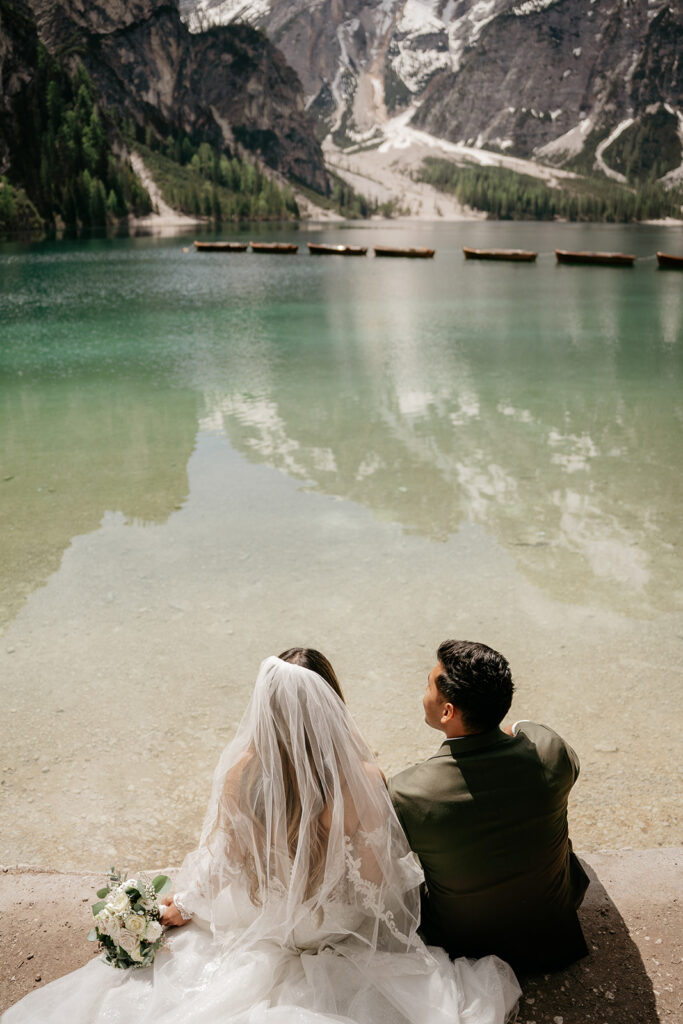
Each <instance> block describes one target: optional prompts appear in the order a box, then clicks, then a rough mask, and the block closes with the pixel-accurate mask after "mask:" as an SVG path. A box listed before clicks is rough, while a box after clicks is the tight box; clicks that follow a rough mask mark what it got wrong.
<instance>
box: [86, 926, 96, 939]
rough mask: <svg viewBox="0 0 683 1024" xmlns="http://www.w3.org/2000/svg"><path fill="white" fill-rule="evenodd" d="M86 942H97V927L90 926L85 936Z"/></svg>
mask: <svg viewBox="0 0 683 1024" xmlns="http://www.w3.org/2000/svg"><path fill="white" fill-rule="evenodd" d="M86 938H87V940H88V942H97V940H98V938H99V935H98V934H97V928H91V929H90V931H89V932H88V934H87V936H86Z"/></svg>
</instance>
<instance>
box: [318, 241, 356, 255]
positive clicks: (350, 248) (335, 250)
mask: <svg viewBox="0 0 683 1024" xmlns="http://www.w3.org/2000/svg"><path fill="white" fill-rule="evenodd" d="M308 251H309V253H310V254H311V256H365V254H366V253H367V251H368V250H367V248H364V247H363V246H362V245H314V244H313V242H308Z"/></svg>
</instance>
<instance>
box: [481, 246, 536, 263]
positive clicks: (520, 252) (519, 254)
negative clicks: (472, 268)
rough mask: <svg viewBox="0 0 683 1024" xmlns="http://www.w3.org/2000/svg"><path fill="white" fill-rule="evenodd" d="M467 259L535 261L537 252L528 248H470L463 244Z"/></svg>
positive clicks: (516, 261)
mask: <svg viewBox="0 0 683 1024" xmlns="http://www.w3.org/2000/svg"><path fill="white" fill-rule="evenodd" d="M462 251H463V252H464V253H465V259H466V260H510V261H511V262H513V263H534V262H535V261H536V257H537V256H538V253H537V252H531V251H530V250H528V249H469V248H468V247H467V246H466V245H463V247H462Z"/></svg>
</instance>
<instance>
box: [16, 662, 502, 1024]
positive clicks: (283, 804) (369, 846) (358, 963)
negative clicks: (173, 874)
mask: <svg viewBox="0 0 683 1024" xmlns="http://www.w3.org/2000/svg"><path fill="white" fill-rule="evenodd" d="M421 879H422V874H421V871H420V869H419V867H418V865H417V863H416V861H415V859H414V857H413V855H412V854H411V852H410V850H409V848H408V844H407V841H406V839H405V836H404V834H403V832H402V830H401V827H400V825H399V822H398V819H397V817H396V815H395V813H394V811H393V808H392V805H391V802H390V800H389V796H388V794H387V790H386V786H385V783H384V779H383V776H382V774H381V772H380V770H379V768H378V767H377V765H376V764H375V761H374V758H373V756H372V753H371V751H370V750H369V748H368V746H367V744H366V743H365V742H364V740H363V738H362V737H361V735H360V733H359V732H358V729H357V728H356V726H355V724H354V722H353V719H352V718H351V716H350V714H349V712H348V710H347V708H346V705H345V703H344V700H343V697H342V694H341V690H340V688H339V684H338V682H337V679H336V676H335V674H334V671H333V669H332V666H331V665H330V664H329V662H328V661H327V659H326V658H324V657H323V656H322V655H321V654H319V653H318V652H317V651H312V650H307V649H302V648H294V649H292V650H290V651H286V652H284V654H283V655H281V657H279V658H266V660H265V661H264V662H263V663H262V665H261V667H260V670H259V674H258V678H257V680H256V685H255V687H254V692H253V695H252V698H251V701H250V703H249V706H248V708H247V710H246V713H245V715H244V717H243V719H242V721H241V723H240V725H239V727H238V730H237V734H236V736H235V738H234V739H233V741H232V742H231V743H230V744H229V745H228V746H227V748H226V749H225V751H224V752H223V754H222V756H221V758H220V761H219V763H218V767H217V769H216V773H215V776H214V781H213V788H212V792H211V799H210V801H209V808H208V812H207V815H206V819H205V822H204V827H203V830H202V834H201V839H200V842H199V846H198V848H197V849H196V850H195V851H194V852H193V853H191V854H189V855H188V856H187V857H186V859H185V862H184V863H183V865H182V868H181V869H180V873H179V875H178V877H177V879H176V893H175V895H174V896H173V897H172V898H171V897H168V898H167V900H166V901H165V902H166V903H167V904H168V905H167V907H166V911H165V915H164V920H165V922H166V923H167V924H169V925H178V927H176V928H174V929H173V930H172V932H170V934H169V939H168V944H167V947H166V948H165V949H164V950H162V951H160V952H159V953H158V954H157V958H156V960H155V962H154V965H153V966H152V967H151V968H147V969H143V970H137V971H136V970H127V971H120V970H114V969H113V968H111V967H109V966H107V965H105V964H104V963H103V962H102V961H101V960H100V959H95V960H92V961H91V962H90V963H88V964H87V965H86V966H85V967H82V968H81V969H80V970H77V971H74V972H73V973H72V974H68V975H66V976H65V977H63V978H60V979H59V980H57V981H55V982H53V983H52V984H50V985H47V986H45V987H44V988H42V989H38V990H37V991H35V992H32V993H30V994H29V995H28V996H26V997H25V998H24V999H23V1000H21V1002H19V1003H17V1004H16V1005H15V1006H14V1007H12V1008H11V1009H10V1010H8V1011H7V1013H6V1014H5V1015H4V1016H3V1017H2V1024H24V1022H32V1024H67V1022H68V1024H105V1022H106V1024H142V1022H149V1024H152V1022H154V1024H156V1022H158V1024H223V1022H230V1024H332V1022H336V1024H503V1022H504V1021H506V1020H507V1019H509V1016H510V1014H511V1013H512V1012H513V1010H514V1007H515V1005H516V1002H517V999H518V996H519V994H520V991H519V986H518V985H517V982H516V979H515V976H514V974H513V973H512V970H511V969H510V968H509V967H508V966H507V964H505V963H503V961H501V960H499V959H497V958H496V957H492V956H490V957H484V958H483V959H481V960H477V961H471V960H465V959H460V960H455V961H453V962H451V961H450V960H449V959H448V957H447V956H446V954H445V953H444V951H443V950H441V949H438V948H435V947H427V946H425V945H424V943H423V942H422V940H421V939H420V938H419V936H418V935H417V927H418V924H419V921H418V917H419V905H420V904H419V885H420V882H421Z"/></svg>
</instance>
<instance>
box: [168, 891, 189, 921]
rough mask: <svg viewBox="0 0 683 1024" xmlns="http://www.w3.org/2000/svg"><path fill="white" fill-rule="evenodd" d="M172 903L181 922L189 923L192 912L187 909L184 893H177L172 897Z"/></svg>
mask: <svg viewBox="0 0 683 1024" xmlns="http://www.w3.org/2000/svg"><path fill="white" fill-rule="evenodd" d="M173 902H174V903H175V906H176V910H177V911H178V913H179V914H180V916H181V917H182V919H183V921H190V920H191V918H192V916H193V915H192V911H191V910H188V908H187V899H186V897H185V893H180V892H177V893H176V894H175V896H174V897H173Z"/></svg>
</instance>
